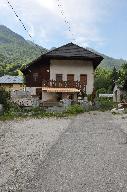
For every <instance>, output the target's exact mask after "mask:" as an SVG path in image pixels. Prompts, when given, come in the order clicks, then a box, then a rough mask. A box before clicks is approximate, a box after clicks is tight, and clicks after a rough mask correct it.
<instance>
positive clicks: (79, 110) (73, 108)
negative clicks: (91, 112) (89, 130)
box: [66, 104, 84, 115]
mask: <svg viewBox="0 0 127 192" xmlns="http://www.w3.org/2000/svg"><path fill="white" fill-rule="evenodd" d="M83 112H84V109H83V107H82V106H81V105H78V104H76V105H71V106H69V107H68V108H67V110H66V113H68V114H70V115H71V114H78V113H83Z"/></svg>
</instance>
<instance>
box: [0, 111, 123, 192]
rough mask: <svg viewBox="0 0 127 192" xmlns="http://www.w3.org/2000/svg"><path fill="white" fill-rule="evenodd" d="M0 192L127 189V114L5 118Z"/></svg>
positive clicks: (110, 190)
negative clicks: (15, 119) (27, 118)
mask: <svg viewBox="0 0 127 192" xmlns="http://www.w3.org/2000/svg"><path fill="white" fill-rule="evenodd" d="M0 126H1V147H2V148H1V149H2V150H1V152H2V153H1V159H0V161H1V170H2V171H1V174H2V177H1V181H0V182H1V192H9V191H10V192H87V191H88V192H127V131H126V130H127V128H126V127H127V117H126V116H119V115H118V116H113V115H111V113H108V112H106V113H101V112H91V113H84V114H82V115H79V116H77V117H75V118H73V119H48V120H47V119H43V120H33V119H32V120H24V121H22V122H21V121H19V122H18V121H17V122H13V123H11V122H8V123H1V124H0Z"/></svg>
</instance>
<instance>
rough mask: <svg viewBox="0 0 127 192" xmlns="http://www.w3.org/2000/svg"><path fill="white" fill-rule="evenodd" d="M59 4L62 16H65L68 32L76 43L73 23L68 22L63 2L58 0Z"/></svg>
mask: <svg viewBox="0 0 127 192" xmlns="http://www.w3.org/2000/svg"><path fill="white" fill-rule="evenodd" d="M57 2H58V4H57V6H58V8H59V10H60V13H61V15H62V16H63V18H64V22H65V24H66V25H67V28H68V31H69V32H70V33H71V35H72V40H73V41H76V39H75V37H74V33H73V32H72V28H71V23H70V22H69V21H68V19H67V17H66V16H65V12H64V9H63V4H62V3H61V0H57Z"/></svg>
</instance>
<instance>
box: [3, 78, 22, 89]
mask: <svg viewBox="0 0 127 192" xmlns="http://www.w3.org/2000/svg"><path fill="white" fill-rule="evenodd" d="M0 88H3V89H5V90H6V91H12V90H23V88H24V83H23V77H20V76H9V75H4V76H2V77H0Z"/></svg>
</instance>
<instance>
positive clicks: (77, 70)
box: [22, 43, 103, 101]
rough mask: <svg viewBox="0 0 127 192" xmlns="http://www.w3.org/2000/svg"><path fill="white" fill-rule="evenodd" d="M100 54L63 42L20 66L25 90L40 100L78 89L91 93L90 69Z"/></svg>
mask: <svg viewBox="0 0 127 192" xmlns="http://www.w3.org/2000/svg"><path fill="white" fill-rule="evenodd" d="M102 60H103V57H102V56H100V55H98V54H96V53H94V52H91V51H89V50H87V49H85V48H82V47H79V46H78V45H75V44H73V43H69V44H66V45H63V46H61V47H59V48H56V49H54V50H52V51H49V52H47V53H46V54H43V55H41V56H40V57H39V58H37V59H36V60H34V61H33V62H31V63H30V64H29V65H27V66H26V67H25V68H24V69H23V70H22V72H23V74H24V76H25V80H26V90H27V91H30V92H31V95H38V96H39V97H40V99H41V100H42V101H49V100H50V101H58V100H61V99H63V98H66V97H69V98H70V99H73V100H77V95H78V94H79V93H86V94H91V93H92V92H93V88H94V71H95V69H96V67H97V66H98V65H99V64H100V62H101V61H102Z"/></svg>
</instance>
